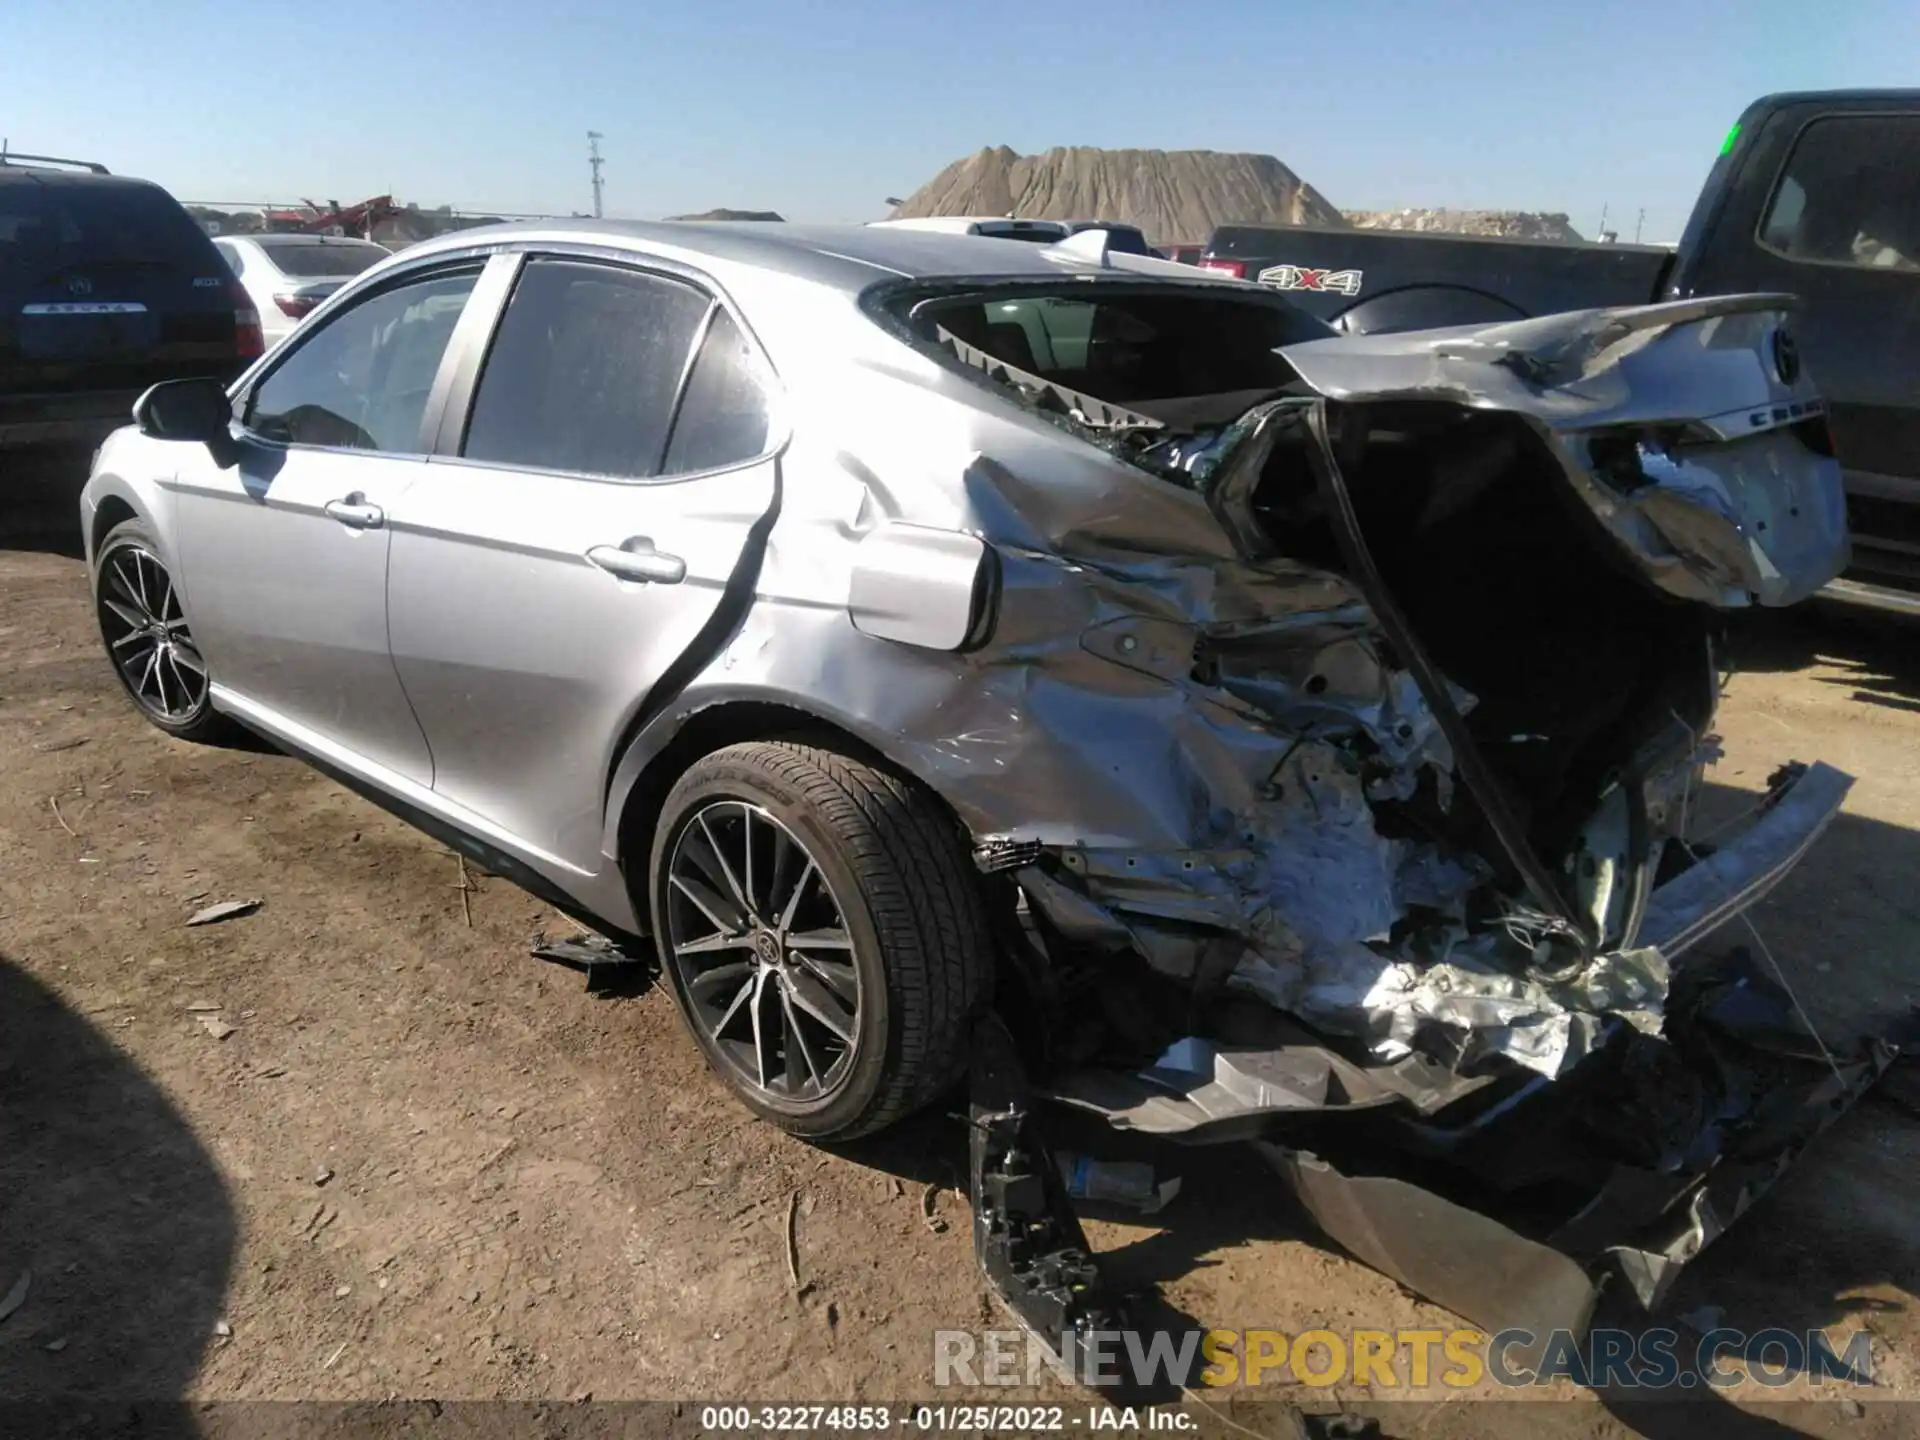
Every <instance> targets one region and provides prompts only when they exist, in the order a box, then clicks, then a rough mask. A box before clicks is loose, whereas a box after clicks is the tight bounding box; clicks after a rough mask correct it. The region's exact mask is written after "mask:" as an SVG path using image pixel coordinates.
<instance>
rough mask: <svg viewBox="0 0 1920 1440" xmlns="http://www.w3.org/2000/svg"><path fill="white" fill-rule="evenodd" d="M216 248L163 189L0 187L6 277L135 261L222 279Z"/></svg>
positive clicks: (0, 261)
mask: <svg viewBox="0 0 1920 1440" xmlns="http://www.w3.org/2000/svg"><path fill="white" fill-rule="evenodd" d="M211 249H212V245H211V242H210V241H209V240H208V239H207V236H206V233H205V232H204V231H203V230H201V228H200V227H199V226H198V225H196V224H194V223H193V220H192V218H191V217H189V216H188V214H187V212H186V211H184V210H182V209H181V208H180V206H179V205H178V204H176V203H175V202H174V200H173V198H172V197H171V196H170V195H168V194H167V193H166V192H165V191H164V190H157V189H154V188H153V187H151V186H147V185H134V184H125V183H122V184H113V183H110V182H109V183H96V182H83V183H78V184H75V183H68V182H61V183H55V184H43V183H41V182H40V181H39V180H37V179H24V178H23V179H8V180H0V276H13V277H16V278H17V277H19V276H22V275H24V276H26V277H28V278H33V277H37V276H39V275H43V274H46V273H48V272H50V271H58V270H65V269H68V268H70V267H72V266H75V265H99V264H114V263H129V262H133V263H147V262H158V263H162V264H167V265H174V266H178V267H179V268H181V269H184V270H192V271H194V272H196V273H207V274H217V273H219V272H218V271H217V270H215V269H214V268H213V267H214V265H215V264H216V263H217V260H218V257H217V256H215V255H214V254H212V253H210V252H211Z"/></svg>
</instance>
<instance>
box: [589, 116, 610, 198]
mask: <svg viewBox="0 0 1920 1440" xmlns="http://www.w3.org/2000/svg"><path fill="white" fill-rule="evenodd" d="M602 138H603V137H602V136H601V134H600V132H599V131H598V130H589V131H587V168H588V169H590V170H591V171H592V172H593V218H594V219H596V220H598V219H599V218H600V190H601V186H602V185H603V184H604V183H605V182H604V181H602V180H601V178H600V167H601V166H602V165H604V164H605V163H606V162H605V161H604V160H602V159H601V158H600V141H601V139H602Z"/></svg>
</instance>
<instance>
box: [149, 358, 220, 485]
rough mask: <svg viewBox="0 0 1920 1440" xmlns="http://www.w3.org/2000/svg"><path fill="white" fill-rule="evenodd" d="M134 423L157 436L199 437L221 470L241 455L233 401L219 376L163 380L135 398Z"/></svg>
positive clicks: (177, 438) (197, 439)
mask: <svg viewBox="0 0 1920 1440" xmlns="http://www.w3.org/2000/svg"><path fill="white" fill-rule="evenodd" d="M133 423H134V424H135V425H137V426H139V427H140V433H141V434H142V435H147V436H150V437H152V438H153V439H155V440H189V441H198V442H199V443H200V444H202V445H204V446H206V447H207V449H208V450H209V451H211V452H212V453H213V460H214V463H215V464H216V465H218V466H219V467H220V468H221V469H222V470H226V469H230V468H231V467H232V466H233V465H234V464H235V463H236V462H237V461H238V460H239V458H240V447H239V445H238V443H237V442H236V441H235V440H234V438H233V402H232V401H230V400H229V399H227V387H226V386H224V385H222V384H221V383H220V382H219V381H218V380H162V381H161V382H160V383H159V384H158V385H155V386H153V387H151V388H150V389H149V390H148V391H147V393H146V394H144V395H142V396H141V397H140V398H139V399H138V400H136V401H134V402H133Z"/></svg>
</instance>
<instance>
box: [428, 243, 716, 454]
mask: <svg viewBox="0 0 1920 1440" xmlns="http://www.w3.org/2000/svg"><path fill="white" fill-rule="evenodd" d="M711 303H712V302H710V301H709V300H708V299H707V297H706V295H705V294H703V293H702V292H701V291H699V290H697V289H695V288H694V287H693V286H691V285H685V284H682V283H681V282H679V281H677V280H669V279H666V278H665V277H663V276H659V275H645V274H641V273H639V272H638V271H633V270H624V269H620V268H617V267H615V266H610V265H601V264H595V263H593V262H591V261H582V260H556V259H545V258H541V259H534V260H530V261H528V262H527V265H526V268H525V270H524V271H523V272H522V273H521V276H520V279H519V281H518V283H517V284H516V285H515V286H514V291H513V298H512V299H511V300H510V301H509V302H508V304H507V310H506V314H505V315H504V316H502V317H501V320H500V328H499V331H498V333H497V334H496V335H495V336H494V340H493V345H492V347H491V348H490V350H489V351H488V353H487V360H486V365H485V366H484V367H483V368H482V370H481V372H480V383H479V385H478V387H477V388H476V389H475V392H474V398H473V414H472V417H471V419H470V420H469V421H468V424H467V436H466V443H465V445H464V446H463V447H462V449H461V453H462V454H463V455H464V456H465V457H466V458H468V459H469V460H478V461H484V462H488V463H491V464H497V465H513V466H517V467H521V468H525V469H534V470H564V471H569V472H573V473H577V474H582V475H605V476H610V477H613V478H616V479H643V478H645V477H647V476H650V475H656V474H658V473H659V471H660V465H661V458H662V455H663V454H664V452H665V450H666V447H667V431H668V427H669V426H670V425H671V424H672V422H673V402H674V397H675V396H676V395H677V394H678V393H679V390H680V380H681V376H682V375H683V374H684V373H685V372H686V368H687V357H688V355H689V353H690V352H691V351H692V349H693V342H694V337H695V336H696V335H697V334H698V333H699V330H700V325H701V322H702V320H704V319H705V317H706V313H707V308H708V306H709V305H710V304H711Z"/></svg>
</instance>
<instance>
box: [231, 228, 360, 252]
mask: <svg viewBox="0 0 1920 1440" xmlns="http://www.w3.org/2000/svg"><path fill="white" fill-rule="evenodd" d="M219 238H220V239H222V240H254V241H271V242H272V243H274V244H275V245H371V246H372V247H373V248H374V249H376V250H384V249H386V248H387V247H386V246H384V245H382V244H380V242H379V241H377V240H362V239H361V238H360V237H359V236H358V235H306V234H302V233H301V232H299V231H297V230H295V231H278V230H249V231H247V232H246V233H245V234H242V235H222V236H220V237H219Z"/></svg>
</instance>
